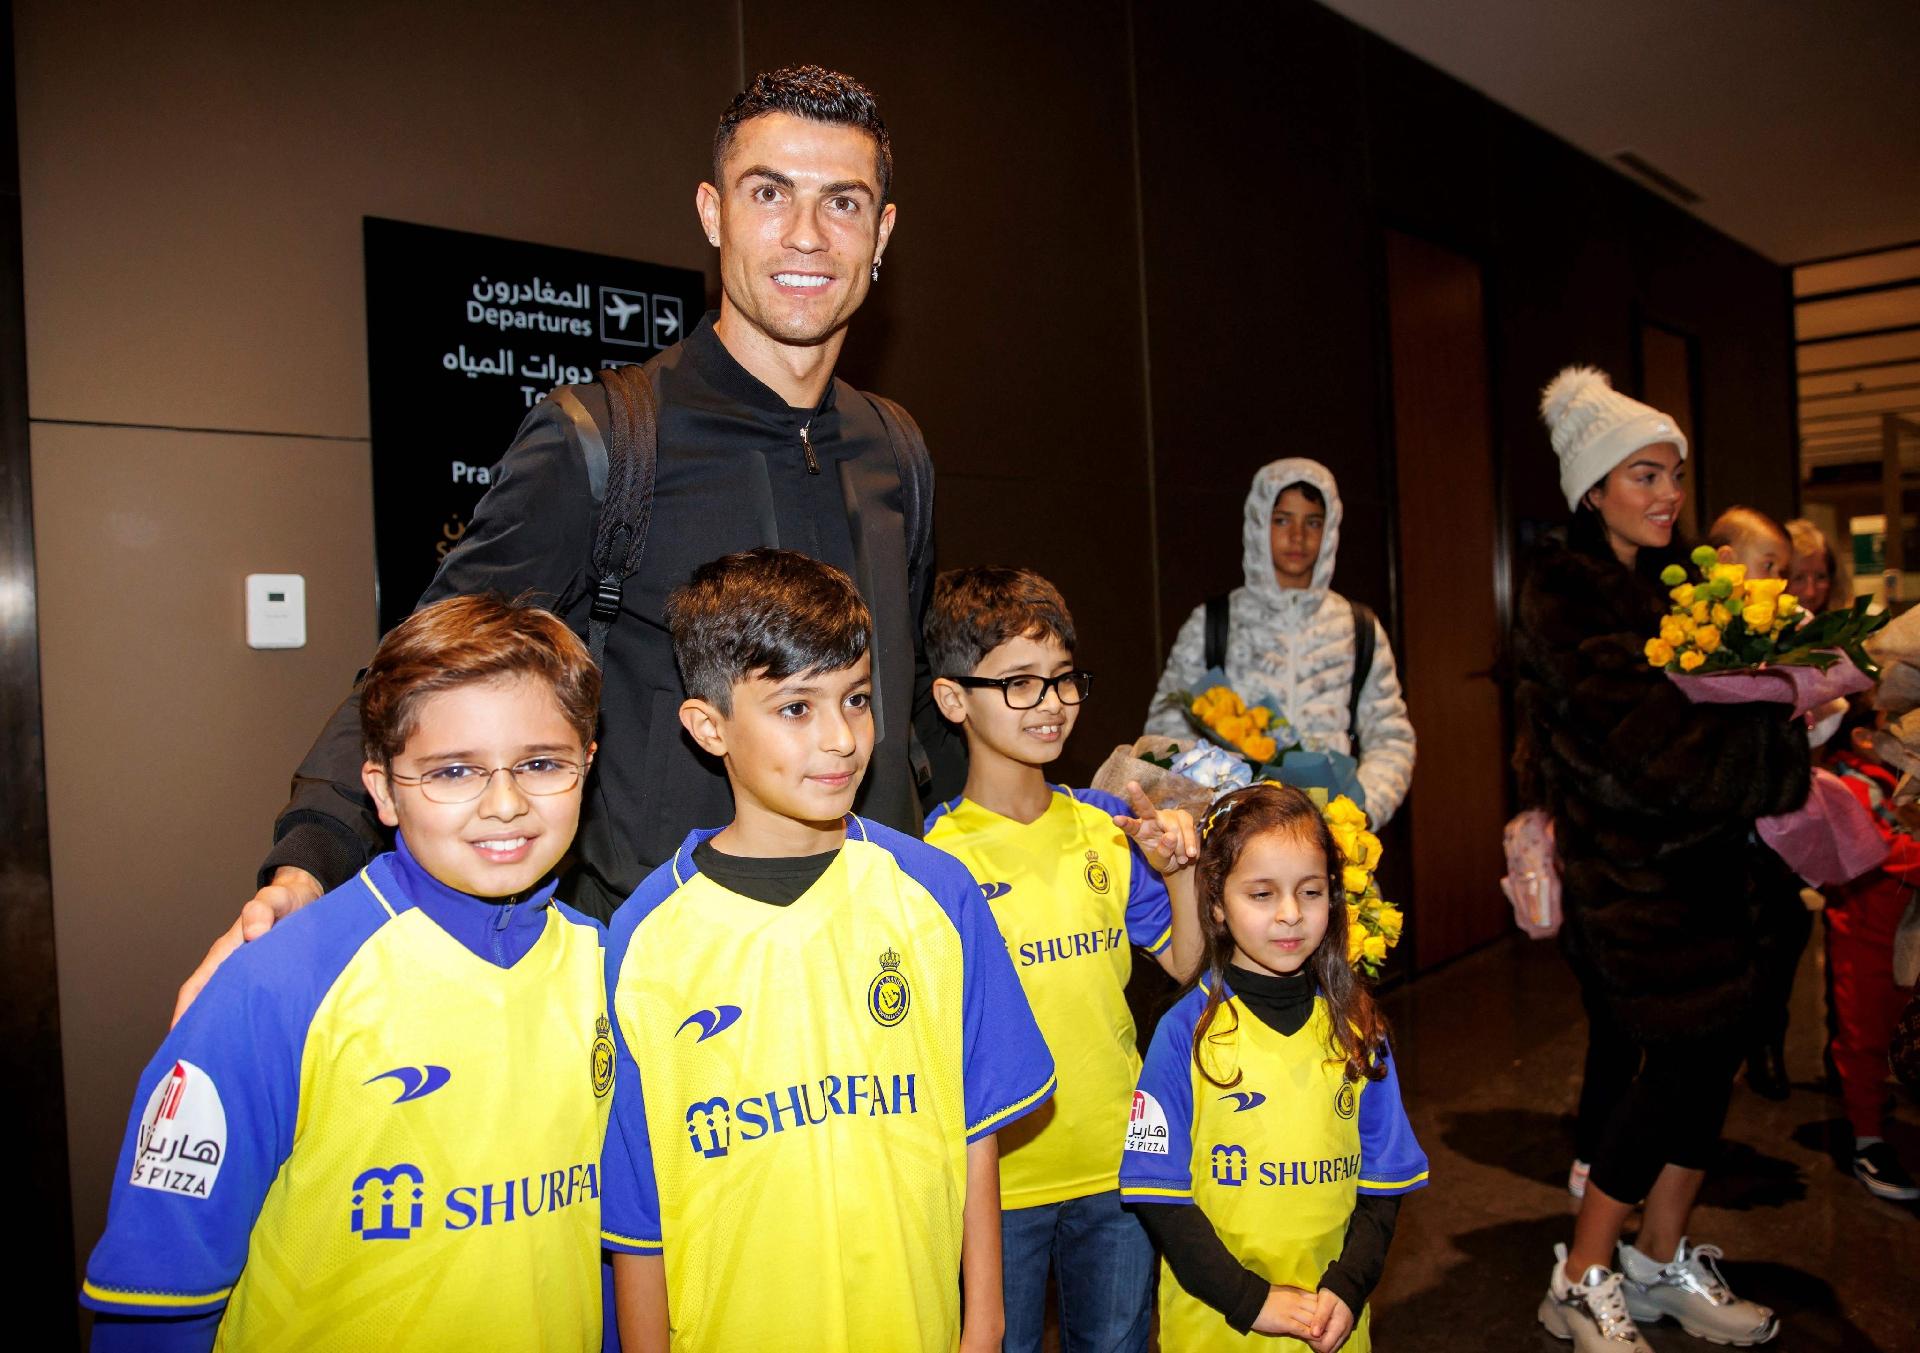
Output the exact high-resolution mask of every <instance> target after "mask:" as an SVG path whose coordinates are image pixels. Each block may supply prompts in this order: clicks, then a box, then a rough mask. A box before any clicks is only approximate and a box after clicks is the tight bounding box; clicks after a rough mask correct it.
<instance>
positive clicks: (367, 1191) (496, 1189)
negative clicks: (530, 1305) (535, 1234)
mask: <svg viewBox="0 0 1920 1353" xmlns="http://www.w3.org/2000/svg"><path fill="white" fill-rule="evenodd" d="M427 1196H428V1188H427V1177H426V1171H424V1170H422V1169H421V1168H420V1167H419V1166H418V1165H415V1164H413V1163H411V1162H409V1161H402V1162H400V1163H399V1164H398V1165H375V1166H372V1167H370V1168H368V1169H365V1170H362V1171H361V1172H360V1173H359V1174H357V1175H355V1176H354V1180H353V1194H352V1198H351V1201H350V1210H349V1211H348V1214H347V1228H348V1229H349V1230H350V1231H352V1232H353V1234H354V1235H356V1236H359V1237H360V1239H362V1240H411V1239H413V1236H414V1234H415V1232H418V1231H422V1230H428V1229H433V1230H442V1231H471V1230H474V1229H476V1228H479V1227H488V1226H510V1225H514V1224H516V1223H519V1222H526V1221H531V1220H533V1219H534V1218H535V1217H538V1216H541V1215H543V1214H545V1213H550V1212H561V1211H564V1210H565V1209H567V1208H569V1207H572V1206H573V1205H574V1204H575V1203H580V1202H585V1201H587V1200H589V1199H596V1198H598V1197H599V1196H600V1166H599V1163H598V1162H596V1161H586V1162H583V1163H581V1164H578V1165H569V1166H567V1167H566V1168H565V1169H559V1170H544V1171H541V1172H539V1173H537V1174H529V1175H522V1176H521V1177H520V1178H518V1179H502V1180H498V1181H488V1182H487V1183H484V1184H456V1185H454V1186H453V1187H452V1188H450V1189H448V1190H447V1191H446V1193H445V1194H444V1195H442V1197H441V1198H440V1199H439V1200H438V1202H436V1203H429V1202H428V1201H427ZM430 1210H431V1211H432V1212H433V1215H432V1216H429V1215H428V1213H429V1211H430Z"/></svg>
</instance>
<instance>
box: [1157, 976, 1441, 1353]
mask: <svg viewBox="0 0 1920 1353" xmlns="http://www.w3.org/2000/svg"><path fill="white" fill-rule="evenodd" d="M1206 999H1207V993H1206V991H1205V990H1204V989H1199V988H1196V989H1195V990H1194V991H1191V992H1189V993H1188V994H1187V995H1186V996H1185V997H1184V998H1182V999H1181V1000H1180V1001H1179V1002H1178V1003H1177V1004H1175V1005H1174V1007H1173V1008H1172V1009H1171V1010H1169V1011H1168V1012H1167V1014H1166V1015H1165V1017H1163V1018H1162V1019H1161V1021H1160V1023H1159V1025H1158V1027H1156V1028H1155V1029H1154V1032H1153V1043H1152V1046H1151V1047H1149V1048H1148V1050H1147V1058H1146V1065H1145V1066H1144V1067H1142V1069H1141V1072H1140V1088H1139V1089H1138V1090H1137V1091H1136V1092H1135V1094H1134V1097H1133V1105H1132V1108H1131V1110H1130V1112H1129V1116H1128V1119H1127V1126H1126V1149H1125V1151H1124V1152H1123V1153H1122V1156H1121V1165H1120V1195H1121V1197H1122V1198H1124V1199H1125V1200H1126V1201H1128V1202H1130V1203H1142V1204H1174V1205H1179V1204H1185V1205H1197V1206H1198V1207H1199V1208H1200V1209H1201V1210H1202V1211H1204V1212H1205V1213H1206V1215H1207V1220H1208V1221H1210V1222H1212V1223H1213V1227H1214V1230H1215V1231H1216V1232H1218V1233H1219V1236H1220V1239H1221V1241H1222V1242H1223V1243H1225V1245H1226V1247H1227V1250H1228V1251H1229V1252H1230V1253H1231V1254H1232V1255H1233V1256H1234V1258H1236V1259H1238V1260H1239V1261H1240V1262H1241V1263H1242V1264H1244V1265H1246V1266H1247V1267H1248V1268H1250V1269H1252V1270H1253V1271H1254V1272H1256V1273H1258V1274H1260V1275H1261V1276H1262V1277H1264V1278H1265V1279H1266V1280H1267V1281H1268V1282H1271V1283H1280V1284H1283V1285H1286V1286H1291V1287H1301V1288H1305V1289H1306V1290H1307V1291H1309V1292H1311V1291H1314V1290H1315V1289H1317V1288H1318V1287H1319V1286H1320V1279H1321V1277H1322V1276H1323V1275H1324V1274H1325V1273H1326V1271H1327V1265H1329V1264H1331V1263H1332V1262H1333V1261H1334V1260H1335V1259H1337V1258H1339V1257H1340V1250H1341V1246H1342V1245H1343V1244H1344V1242H1345V1240H1346V1234H1347V1222H1348V1219H1349V1218H1350V1217H1351V1216H1352V1215H1353V1206H1354V1198H1355V1196H1356V1195H1357V1194H1358V1193H1360V1192H1366V1193H1374V1194H1396V1193H1408V1192H1411V1191H1413V1190H1414V1189H1418V1188H1422V1187H1424V1186H1425V1184H1426V1182H1427V1158H1426V1154H1425V1153H1424V1152H1423V1151H1422V1150H1421V1149H1420V1144H1419V1142H1418V1141H1416V1140H1415V1139H1414V1135H1413V1128H1412V1126H1411V1125H1410V1124H1409V1123H1408V1122H1407V1115H1406V1110H1405V1108H1404V1107H1403V1106H1402V1104H1401V1102H1400V1082H1399V1078H1398V1076H1397V1075H1396V1073H1395V1072H1394V1070H1393V1064H1392V1062H1391V1061H1390V1060H1389V1062H1388V1064H1387V1075H1386V1076H1385V1078H1384V1079H1381V1080H1378V1081H1367V1080H1359V1081H1349V1080H1347V1079H1346V1077H1345V1071H1344V1064H1339V1063H1333V1064H1330V1063H1329V1060H1328V1052H1327V1005H1326V1001H1325V1000H1324V999H1322V1000H1319V1001H1316V1003H1315V1007H1314V1011H1313V1014H1312V1015H1311V1016H1310V1017H1309V1019H1308V1020H1307V1023H1306V1024H1305V1025H1304V1026H1303V1027H1302V1028H1301V1029H1300V1030H1299V1031H1298V1032H1296V1033H1294V1034H1291V1035H1287V1034H1282V1033H1280V1032H1278V1031H1277V1030H1274V1029H1271V1028H1269V1027H1268V1026H1267V1025H1265V1024H1263V1023H1261V1022H1260V1020H1259V1019H1258V1018H1257V1017H1255V1016H1254V1015H1253V1014H1251V1013H1250V1012H1249V1011H1248V1010H1247V1009H1246V1008H1245V1007H1244V1006H1243V1005H1241V1004H1240V1003H1239V1001H1238V1000H1237V999H1235V998H1234V997H1233V995H1232V992H1231V988H1229V990H1228V993H1227V999H1226V1000H1225V1001H1224V1002H1223V1004H1222V1005H1221V1008H1220V1011H1219V1013H1218V1014H1217V1015H1216V1016H1215V1017H1214V1023H1213V1025H1212V1026H1211V1028H1210V1029H1209V1032H1208V1036H1207V1037H1208V1043H1207V1047H1208V1053H1207V1055H1208V1058H1209V1061H1208V1069H1209V1070H1210V1071H1212V1072H1213V1073H1214V1074H1215V1075H1216V1076H1219V1077H1221V1078H1222V1079H1227V1080H1231V1079H1232V1077H1233V1073H1234V1071H1235V1070H1236V1069H1237V1070H1238V1071H1239V1072H1240V1073H1241V1078H1240V1081H1239V1083H1238V1084H1236V1085H1235V1086H1234V1087H1233V1088H1232V1089H1230V1090H1229V1089H1223V1088H1222V1087H1220V1086H1218V1085H1215V1084H1214V1083H1213V1082H1212V1081H1210V1080H1207V1079H1206V1078H1205V1077H1203V1076H1202V1075H1201V1074H1200V1071H1199V1068H1198V1067H1196V1066H1195V1065H1194V1060H1193V1028H1194V1024H1195V1023H1196V1022H1197V1021H1198V1019H1199V1016H1200V1013H1201V1010H1202V1009H1203V1008H1204V1006H1205V1005H1206ZM1229 1030H1231V1032H1228V1031H1229ZM1214 1058H1217V1059H1218V1060H1217V1061H1215V1060H1212V1059H1214ZM1369 1310H1370V1308H1367V1309H1362V1310H1361V1311H1359V1312H1358V1313H1357V1315H1356V1318H1355V1321H1354V1329H1353V1334H1352V1336H1351V1337H1350V1338H1349V1339H1348V1341H1347V1343H1346V1345H1345V1353H1366V1350H1367V1349H1369V1348H1370V1347H1371V1346H1372V1344H1371V1335H1370V1327H1371V1317H1370V1315H1369ZM1160 1339H1161V1343H1162V1344H1163V1345H1164V1346H1165V1347H1167V1348H1170V1349H1174V1348H1177V1349H1180V1350H1181V1351H1182V1353H1188V1350H1212V1349H1239V1348H1268V1349H1291V1350H1304V1349H1306V1347H1307V1346H1306V1344H1304V1343H1302V1342H1301V1341H1300V1340H1298V1339H1289V1338H1282V1337H1278V1336H1270V1335H1263V1334H1245V1335H1243V1334H1238V1333H1235V1332H1234V1330H1233V1329H1231V1328H1230V1327H1229V1326H1228V1325H1227V1322H1226V1319H1225V1318H1224V1317H1223V1316H1221V1314H1220V1313H1219V1312H1218V1311H1216V1310H1214V1309H1213V1308H1212V1307H1211V1306H1208V1305H1206V1304H1205V1303H1204V1302H1202V1301H1200V1300H1199V1299H1198V1298H1196V1297H1194V1296H1192V1295H1190V1294H1189V1293H1188V1292H1187V1291H1186V1289H1184V1288H1182V1287H1181V1286H1180V1284H1179V1281H1178V1280H1177V1279H1175V1277H1174V1276H1173V1271H1172V1269H1170V1268H1168V1267H1167V1266H1166V1264H1165V1262H1164V1261H1163V1262H1162V1264H1161V1273H1160Z"/></svg>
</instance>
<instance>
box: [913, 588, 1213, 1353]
mask: <svg viewBox="0 0 1920 1353" xmlns="http://www.w3.org/2000/svg"><path fill="white" fill-rule="evenodd" d="M1074 645H1075V639H1074V629H1073V618H1072V616H1070V615H1069V614H1068V613H1067V606H1066V602H1065V601H1064V600H1062V598H1061V596H1060V593H1059V592H1058V591H1056V590H1055V589H1054V587H1053V585H1052V584H1051V583H1049V582H1048V581H1047V580H1046V579H1044V578H1042V577H1040V576H1039V575H1038V574H1035V573H1030V572H1028V571H1027V570H1025V569H1013V568H969V569H958V570H954V571H951V572H947V573H943V574H941V575H940V577H939V578H938V579H937V580H936V581H935V583H934V589H933V601H932V604H931V607H930V609H929V611H928V615H927V635H926V652H927V658H928V661H929V663H930V664H931V665H932V667H933V674H934V683H933V690H934V698H935V699H936V700H937V701H939V704H940V710H941V712H942V713H943V714H945V715H946V717H947V718H948V719H950V720H952V721H953V722H955V723H957V724H959V725H961V727H962V728H963V730H964V731H965V733H966V738H967V754H968V758H969V761H968V773H967V784H966V788H965V790H964V791H963V792H962V794H961V796H960V797H959V798H957V799H955V800H953V801H952V802H951V803H947V804H943V805H941V806H940V807H939V808H937V809H935V810H934V812H933V814H932V815H931V816H930V817H929V818H928V819H927V841H928V843H929V844H930V845H936V846H939V847H940V848H941V849H942V850H945V851H947V852H949V853H951V854H952V855H954V856H955V857H956V858H958V859H959V860H960V861H961V862H962V863H963V864H965V865H966V866H967V867H968V869H969V870H971V871H972V873H973V876H974V878H975V880H976V881H977V882H978V883H979V885H980V891H981V892H982V893H983V894H984V895H985V896H986V898H987V900H988V902H989V903H990V904H991V906H992V907H993V914H994V919H995V920H996V921H997V922H998V923H999V926H1000V930H1001V933H1002V934H1003V935H1004V936H1005V937H1006V941H1007V949H1008V951H1009V952H1010V953H1011V954H1012V956H1013V961H1014V966H1015V969H1016V970H1017V971H1018V973H1019V975H1020V983H1021V985H1022V987H1024V988H1025V990H1026V993H1027V998H1028V999H1029V1000H1030V1001H1032V1003H1033V1010H1034V1014H1035V1016H1036V1017H1037V1018H1038V1019H1039V1022H1040V1029H1041V1032H1042V1033H1043V1034H1045V1035H1046V1039H1047V1043H1048V1046H1050V1047H1051V1048H1052V1049H1053V1053H1054V1057H1055V1059H1056V1061H1057V1063H1058V1066H1059V1077H1060V1084H1059V1088H1058V1090H1057V1091H1056V1093H1055V1095H1054V1098H1053V1102H1052V1103H1051V1104H1049V1105H1048V1106H1047V1108H1046V1109H1045V1110H1043V1111H1042V1112H1040V1113H1037V1114H1034V1115H1033V1116H1032V1117H1030V1118H1028V1119H1026V1120H1024V1121H1023V1122H1021V1123H1020V1124H1019V1125H1018V1126H1016V1127H1014V1128H1011V1129H1009V1130H1008V1131H1007V1132H1005V1133H1003V1134H1002V1136H1001V1142H1000V1156H1001V1159H1000V1205H1001V1207H1002V1209H1003V1211H1002V1213H1001V1262H1002V1264H1003V1267H1004V1269H1005V1275H1006V1277H1005V1287H1006V1312H1007V1336H1006V1347H1007V1349H1008V1350H1009V1353H1027V1351H1028V1350H1037V1349H1038V1348H1039V1347H1040V1340H1041V1331H1042V1327H1043V1325H1044V1323H1045V1315H1046V1294H1047V1270H1048V1267H1049V1265H1050V1263H1051V1267H1052V1268H1053V1269H1054V1270H1055V1276H1056V1281H1057V1283H1058V1286H1059V1292H1060V1324H1061V1332H1062V1340H1063V1343H1064V1345H1065V1346H1066V1347H1068V1348H1098V1349H1104V1350H1116V1351H1118V1353H1128V1351H1129V1350H1143V1349H1145V1348H1146V1346H1147V1330H1148V1325H1149V1322H1150V1319H1151V1312H1152V1296H1153V1266H1154V1259H1153V1248H1152V1245H1151V1244H1150V1243H1149V1241H1148V1239H1147V1235H1146V1232H1145V1231H1144V1230H1143V1229H1142V1227H1141V1225H1140V1222H1139V1220H1138V1219H1137V1218H1136V1217H1135V1216H1134V1215H1133V1214H1132V1213H1131V1212H1129V1211H1126V1210H1124V1209H1123V1208H1122V1207H1121V1205H1120V1194H1119V1170H1120V1141H1119V1138H1118V1137H1117V1136H1116V1134H1115V1133H1114V1130H1113V1125H1114V1123H1116V1122H1119V1121H1122V1120H1123V1119H1124V1117H1125V1114H1126V1112H1127V1106H1128V1104H1129V1103H1130V1101H1131V1097H1132V1095H1133V1087H1134V1081H1135V1079H1136V1078H1137V1076H1138V1075H1139V1072H1140V1053H1139V1050H1138V1047H1137V1045H1136V1043H1135V1041H1134V1029H1133V1017H1132V1015H1131V1013H1130V1012H1129V1011H1128V1009H1127V1001H1126V994H1125V988H1126V985H1127V979H1128V977H1129V976H1130V975H1131V973H1132V971H1133V949H1134V947H1138V948H1141V949H1144V950H1146V951H1147V952H1148V953H1149V954H1151V955H1153V957H1154V958H1155V959H1157V960H1158V961H1159V963H1160V965H1161V966H1162V967H1163V968H1165V969H1166V970H1167V972H1168V973H1170V974H1172V975H1173V976H1174V977H1175V978H1176V979H1179V978H1184V977H1185V976H1186V975H1187V974H1188V972H1189V971H1190V970H1191V968H1192V967H1193V965H1194V963H1195V961H1196V960H1197V959H1198V957H1199V953H1200V929H1199V921H1198V918H1197V914H1196V912H1195V910H1194V899H1193V884H1192V879H1193V874H1192V871H1191V870H1190V869H1185V868H1184V866H1185V865H1186V864H1188V863H1189V862H1191V860H1192V859H1193V856H1194V853H1195V851H1196V850H1197V843H1196V841H1195V840H1194V829H1193V820H1192V818H1191V817H1190V816H1189V815H1188V814H1186V813H1184V812H1163V813H1157V814H1156V813H1155V812H1154V810H1153V807H1152V805H1151V804H1149V803H1147V802H1146V800H1145V799H1144V797H1136V800H1135V803H1134V804H1133V806H1132V810H1131V812H1130V811H1129V806H1128V805H1127V804H1124V803H1122V802H1121V801H1120V800H1119V799H1116V798H1114V797H1113V796H1112V795H1110V794H1103V793H1100V792H1099V791H1097V790H1091V789H1076V790H1068V789H1066V788H1065V787H1064V786H1057V785H1051V784H1049V783H1048V782H1047V778H1046V772H1047V767H1048V766H1049V765H1050V764H1051V763H1052V762H1053V761H1054V760H1055V759H1056V758H1058V757H1059V755H1060V753H1061V751H1062V749H1063V748H1064V747H1065V746H1066V740H1067V736H1068V735H1069V734H1070V733H1071V732H1072V731H1073V725H1074V720H1075V718H1076V717H1077V716H1078V714H1079V712H1080V705H1081V703H1082V702H1083V701H1084V700H1085V699H1086V698H1087V695H1088V692H1089V690H1090V688H1091V682H1092V678H1091V677H1090V676H1089V675H1088V674H1087V673H1086V672H1083V671H1080V670H1079V669H1078V668H1076V667H1075V666H1074V656H1073V655H1074ZM1134 793H1135V794H1136V795H1137V793H1138V791H1137V787H1136V788H1135V790H1134ZM1135 814H1137V816H1136V815H1135ZM1129 837H1132V838H1134V839H1133V840H1131V841H1130V840H1129V839H1128V838H1129ZM1163 871H1164V872H1165V873H1166V874H1167V875H1168V876H1169V878H1168V880H1167V881H1165V882H1163V881H1162V878H1161V874H1162V872H1163ZM1169 887H1171V890H1172V896H1171V898H1170V897H1169Z"/></svg>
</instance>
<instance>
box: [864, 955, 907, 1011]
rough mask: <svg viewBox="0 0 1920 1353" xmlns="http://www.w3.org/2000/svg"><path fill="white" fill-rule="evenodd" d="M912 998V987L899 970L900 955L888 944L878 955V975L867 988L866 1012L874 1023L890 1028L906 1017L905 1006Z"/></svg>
mask: <svg viewBox="0 0 1920 1353" xmlns="http://www.w3.org/2000/svg"><path fill="white" fill-rule="evenodd" d="M912 1000H913V989H912V988H911V987H909V986H908V985H907V979H906V975H905V974H904V973H902V972H901V971H900V955H898V954H896V953H895V952H894V951H893V949H892V947H891V946H889V948H888V949H887V952H886V953H884V954H882V955H880V974H879V976H877V977H875V978H874V979H873V984H872V985H871V986H869V987H868V988H867V1013H868V1014H870V1015H872V1016H873V1019H874V1022H875V1023H876V1024H881V1025H884V1026H885V1027H887V1028H889V1029H890V1028H892V1027H893V1026H894V1025H896V1024H898V1023H899V1022H900V1021H901V1020H903V1019H905V1018H906V1017H907V1006H908V1005H909V1004H910V1003H911V1002H912Z"/></svg>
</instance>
